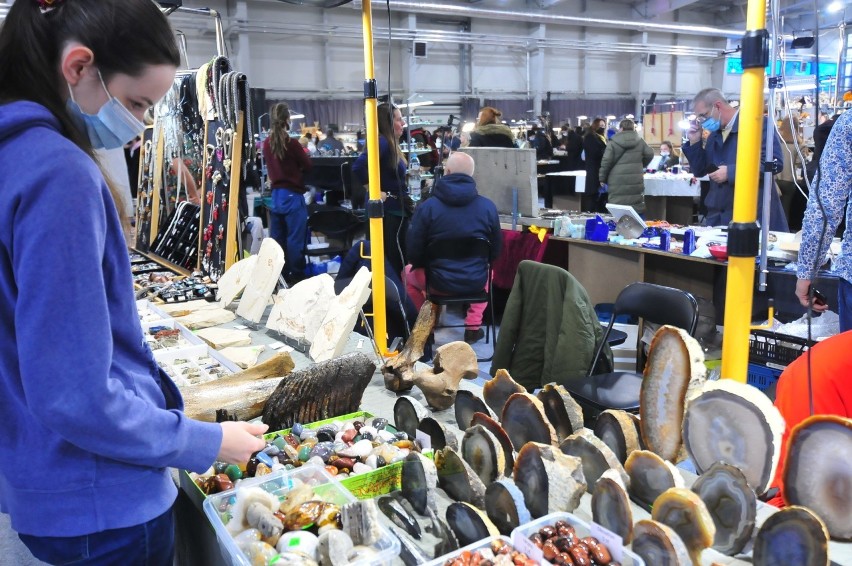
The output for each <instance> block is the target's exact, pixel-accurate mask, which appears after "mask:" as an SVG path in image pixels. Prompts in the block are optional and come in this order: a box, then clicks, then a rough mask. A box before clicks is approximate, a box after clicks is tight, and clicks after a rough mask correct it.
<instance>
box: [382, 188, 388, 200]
mask: <svg viewBox="0 0 852 566" xmlns="http://www.w3.org/2000/svg"><path fill="white" fill-rule="evenodd" d="M387 198H388V194H387V193H386V192H384V191H382V202H385V201H386V200H387Z"/></svg>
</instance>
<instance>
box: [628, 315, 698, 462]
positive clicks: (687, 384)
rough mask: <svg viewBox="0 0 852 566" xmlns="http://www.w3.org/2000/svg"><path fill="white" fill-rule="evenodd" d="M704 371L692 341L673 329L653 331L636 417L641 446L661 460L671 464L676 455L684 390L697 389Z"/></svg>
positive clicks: (678, 330) (684, 332)
mask: <svg viewBox="0 0 852 566" xmlns="http://www.w3.org/2000/svg"><path fill="white" fill-rule="evenodd" d="M706 372H707V368H705V366H704V351H703V350H702V349H701V345H700V344H699V343H698V342H697V341H696V340H695V338H693V337H692V336H690V335H689V334H687V333H686V331H684V330H681V329H679V328H675V327H674V326H662V327H660V329H659V330H657V333H656V334H654V340H653V341H652V342H651V348H650V349H649V351H648V363H647V364H645V374H644V377H643V379H642V389H641V391H640V397H639V414H640V415H641V417H642V419H641V421H640V427H641V429H642V440H643V441H644V443H645V446H646V447H647V448H648V450H651V451H652V452H655V453H657V454H658V455H659V456H660V457H661V458H663V459H664V460H669V461H670V462H674V461H675V459H676V458H677V456H678V453H679V452H680V447H681V443H682V438H681V433H680V430H681V424H682V423H683V413H684V406H685V400H686V398H687V390H688V389H690V388H693V389H695V388H698V387H700V385H701V383H702V382H703V381H704V376H705V374H706Z"/></svg>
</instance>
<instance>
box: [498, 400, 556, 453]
mask: <svg viewBox="0 0 852 566" xmlns="http://www.w3.org/2000/svg"><path fill="white" fill-rule="evenodd" d="M500 423H501V424H502V425H503V429H504V430H505V431H506V434H508V435H509V439H510V440H511V441H512V446H523V445H524V444H526V443H527V442H539V443H541V444H552V445H554V446H555V445H556V444H558V441H557V439H556V431H555V430H553V425H551V424H550V421H548V420H547V416H546V415H545V414H544V405H542V404H541V401H539V400H538V399H536V398H535V397H533V396H532V395H530V394H529V393H514V394H512V396H511V397H509V400H508V401H506V405H505V406H504V407H503V417H502V418H501V419H500Z"/></svg>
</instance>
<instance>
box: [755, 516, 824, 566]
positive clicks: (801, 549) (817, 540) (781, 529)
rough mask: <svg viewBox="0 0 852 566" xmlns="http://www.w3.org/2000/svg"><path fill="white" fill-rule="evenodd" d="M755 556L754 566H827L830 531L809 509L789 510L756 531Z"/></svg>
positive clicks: (770, 517) (771, 518)
mask: <svg viewBox="0 0 852 566" xmlns="http://www.w3.org/2000/svg"><path fill="white" fill-rule="evenodd" d="M753 555H754V560H753V563H754V566H799V565H801V564H807V565H808V566H827V565H828V563H829V562H828V529H827V528H826V526H825V523H823V522H822V520H821V519H820V518H819V517H817V516H816V515H815V514H814V512H813V511H811V510H810V509H807V508H806V507H799V506H796V505H794V506H792V507H786V508H784V509H781V510H780V511H778V512H777V513H773V514H772V515H770V516H769V517H768V518H767V519H766V521H765V522H764V523H763V525H762V526H761V527H760V530H759V531H757V536H756V537H755V539H754V550H753Z"/></svg>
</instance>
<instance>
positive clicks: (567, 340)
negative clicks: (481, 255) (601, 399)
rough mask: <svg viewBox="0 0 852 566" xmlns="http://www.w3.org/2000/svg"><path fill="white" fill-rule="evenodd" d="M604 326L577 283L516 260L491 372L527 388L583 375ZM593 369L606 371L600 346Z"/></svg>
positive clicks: (608, 354)
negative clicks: (506, 375) (504, 374)
mask: <svg viewBox="0 0 852 566" xmlns="http://www.w3.org/2000/svg"><path fill="white" fill-rule="evenodd" d="M603 333H604V329H603V327H602V326H601V324H600V322H598V318H597V315H596V314H595V310H594V308H593V305H592V303H591V300H590V299H589V295H588V294H587V293H586V290H585V289H584V288H583V286H582V285H581V284H580V283H579V282H578V281H577V280H576V279H575V278H574V276H573V275H571V274H570V273H568V272H567V271H566V270H564V269H562V268H560V267H556V266H553V265H547V264H542V263H536V262H534V261H522V262H521V263H520V265H519V266H518V273H517V275H516V276H515V283H514V285H513V286H512V292H511V293H510V294H509V300H508V302H507V303H506V310H505V311H504V313H503V321H502V323H501V324H500V333H499V336H498V337H497V343H496V345H495V349H494V359H493V361H492V363H491V375H492V376H493V375H494V374H496V373H497V370H498V369H506V370H508V372H509V374H510V375H511V376H512V378H513V379H514V380H515V381H517V382H518V383H520V384H521V385H523V386H524V387H526V388H527V389H528V390H529V391H532V390H534V389H537V388H539V387H541V386H543V385H545V384H547V383H551V382H556V383H559V384H562V385H564V384H567V383H570V382H571V381H572V380H575V379H580V378H585V376H586V374H587V372H588V370H589V366H590V365H591V363H592V358H593V357H594V355H595V347H596V345H597V344H598V343H599V341H600V340H601V339H602V338H603ZM598 365H599V367H598V368H597V369H596V372H595V373H600V372H606V371H611V369H612V351H611V350H610V348H609V346H605V347H604V352H603V355H602V356H601V361H600V362H599V363H598Z"/></svg>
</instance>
